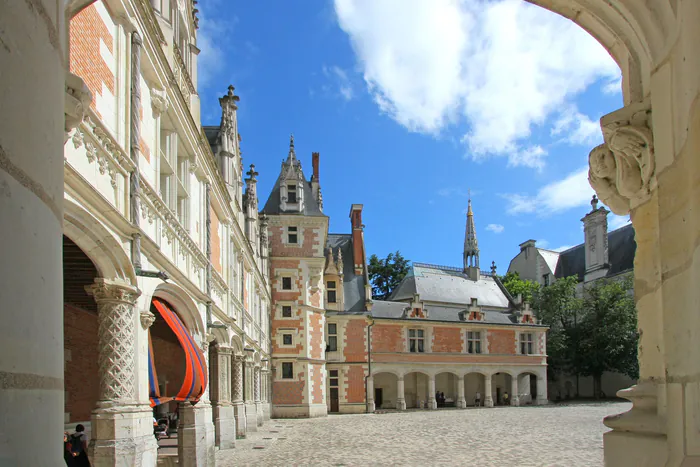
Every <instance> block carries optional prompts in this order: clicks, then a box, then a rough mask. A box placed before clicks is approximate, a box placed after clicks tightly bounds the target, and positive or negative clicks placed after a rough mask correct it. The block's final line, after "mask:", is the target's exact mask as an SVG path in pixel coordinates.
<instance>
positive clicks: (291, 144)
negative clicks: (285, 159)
mask: <svg viewBox="0 0 700 467" xmlns="http://www.w3.org/2000/svg"><path fill="white" fill-rule="evenodd" d="M289 149H294V133H291V134H290V135H289Z"/></svg>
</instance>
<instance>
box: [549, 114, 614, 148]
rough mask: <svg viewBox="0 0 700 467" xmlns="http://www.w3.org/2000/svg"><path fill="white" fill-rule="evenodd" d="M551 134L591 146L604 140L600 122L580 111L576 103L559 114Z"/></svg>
mask: <svg viewBox="0 0 700 467" xmlns="http://www.w3.org/2000/svg"><path fill="white" fill-rule="evenodd" d="M550 134H551V135H552V136H561V137H562V139H563V140H564V141H566V142H568V143H570V144H573V145H583V146H588V147H590V146H593V145H595V144H600V143H602V142H603V133H602V132H601V129H600V124H599V123H598V122H597V121H594V120H591V119H590V118H589V117H588V116H587V115H584V114H582V113H581V112H579V110H578V108H576V106H575V105H571V106H569V107H567V108H566V109H565V110H564V111H563V112H561V113H560V114H559V117H558V118H557V120H555V122H554V124H553V126H552V129H551V130H550Z"/></svg>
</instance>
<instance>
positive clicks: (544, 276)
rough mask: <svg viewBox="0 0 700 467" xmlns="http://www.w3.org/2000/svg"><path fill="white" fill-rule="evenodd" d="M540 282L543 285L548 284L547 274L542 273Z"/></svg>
mask: <svg viewBox="0 0 700 467" xmlns="http://www.w3.org/2000/svg"><path fill="white" fill-rule="evenodd" d="M542 283H543V284H544V286H545V287H547V286H548V285H549V274H544V275H543V276H542Z"/></svg>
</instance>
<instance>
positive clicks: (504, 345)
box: [488, 329, 515, 355]
mask: <svg viewBox="0 0 700 467" xmlns="http://www.w3.org/2000/svg"><path fill="white" fill-rule="evenodd" d="M488 345H489V353H493V354H510V355H514V354H515V331H506V330H501V329H492V330H489V331H488Z"/></svg>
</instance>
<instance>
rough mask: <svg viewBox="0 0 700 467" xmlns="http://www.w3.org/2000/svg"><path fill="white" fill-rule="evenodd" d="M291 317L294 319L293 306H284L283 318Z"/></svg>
mask: <svg viewBox="0 0 700 467" xmlns="http://www.w3.org/2000/svg"><path fill="white" fill-rule="evenodd" d="M291 317H292V307H291V305H283V306H282V318H291Z"/></svg>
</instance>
